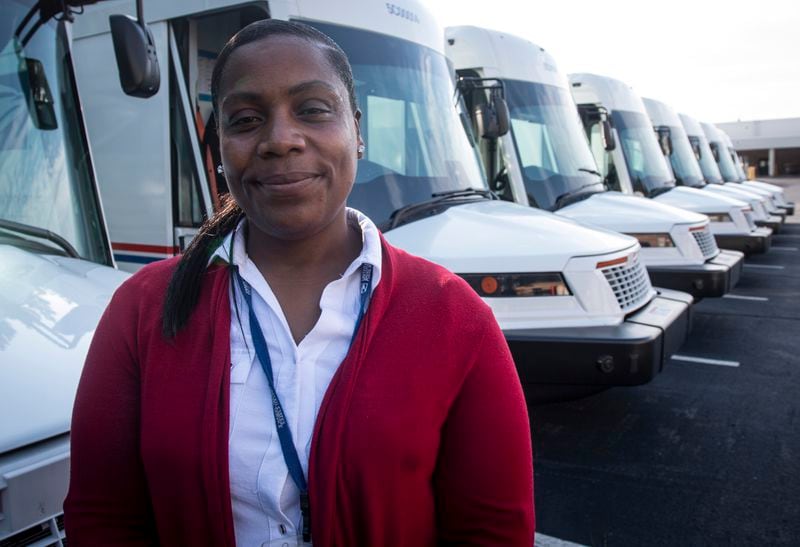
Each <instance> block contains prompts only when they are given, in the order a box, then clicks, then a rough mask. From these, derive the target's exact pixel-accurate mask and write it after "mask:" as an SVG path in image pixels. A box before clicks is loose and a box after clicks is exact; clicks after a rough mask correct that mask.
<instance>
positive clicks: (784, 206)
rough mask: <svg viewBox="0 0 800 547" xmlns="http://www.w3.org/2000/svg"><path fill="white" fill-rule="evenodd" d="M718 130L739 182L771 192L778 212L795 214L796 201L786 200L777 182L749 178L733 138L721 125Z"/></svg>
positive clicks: (745, 185) (747, 186)
mask: <svg viewBox="0 0 800 547" xmlns="http://www.w3.org/2000/svg"><path fill="white" fill-rule="evenodd" d="M717 131H719V133H720V135H721V136H722V140H723V142H724V143H725V146H726V147H727V150H728V153H729V154H730V156H731V159H732V160H733V164H734V167H735V168H736V174H737V175H738V176H739V183H740V184H742V186H744V187H745V188H751V189H754V190H764V191H766V192H769V194H770V196H771V197H772V201H773V203H774V205H775V206H776V208H777V212H778V214H785V215H794V203H789V202H788V201H786V196H784V193H783V188H781V187H780V186H777V185H775V184H769V183H766V182H761V181H759V180H748V179H747V175H746V174H745V172H744V166H743V165H742V158H740V157H739V154H737V153H736V149H735V148H734V147H733V141H732V140H731V138H730V136H729V135H728V134H727V133H725V131H723V130H722V129H720V128H719V127H717Z"/></svg>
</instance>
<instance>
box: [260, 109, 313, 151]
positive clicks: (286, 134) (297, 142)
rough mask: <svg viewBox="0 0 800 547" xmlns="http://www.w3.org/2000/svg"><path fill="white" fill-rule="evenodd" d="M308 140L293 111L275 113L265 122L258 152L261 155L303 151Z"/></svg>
mask: <svg viewBox="0 0 800 547" xmlns="http://www.w3.org/2000/svg"><path fill="white" fill-rule="evenodd" d="M305 144H306V140H305V136H304V135H303V133H302V131H301V128H300V127H299V124H298V123H297V121H296V120H294V118H293V116H292V115H291V113H275V114H273V115H272V116H271V117H270V119H269V120H267V122H266V123H265V124H264V127H263V129H262V132H261V140H260V142H259V143H258V147H257V149H256V153H257V154H258V155H259V156H263V157H266V156H285V155H286V154H289V153H291V152H302V151H303V149H304V148H305Z"/></svg>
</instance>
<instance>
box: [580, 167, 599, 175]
mask: <svg viewBox="0 0 800 547" xmlns="http://www.w3.org/2000/svg"><path fill="white" fill-rule="evenodd" d="M578 171H583V172H584V173H591V174H592V175H597V176H598V177H600V178H603V175H602V174H601V173H600V172H599V171H595V170H594V169H589V168H588V167H578Z"/></svg>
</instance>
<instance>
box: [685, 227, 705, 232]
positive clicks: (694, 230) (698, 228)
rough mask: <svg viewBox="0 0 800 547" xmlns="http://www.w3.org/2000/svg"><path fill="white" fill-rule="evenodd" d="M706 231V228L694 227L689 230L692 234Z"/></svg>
mask: <svg viewBox="0 0 800 547" xmlns="http://www.w3.org/2000/svg"><path fill="white" fill-rule="evenodd" d="M705 229H706V227H705V226H692V227H691V228H689V231H690V232H699V231H700V230H705Z"/></svg>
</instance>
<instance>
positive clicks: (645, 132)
mask: <svg viewBox="0 0 800 547" xmlns="http://www.w3.org/2000/svg"><path fill="white" fill-rule="evenodd" d="M611 120H612V121H613V123H614V128H615V129H616V130H617V135H618V136H619V141H620V144H621V145H622V153H623V155H624V156H625V165H626V166H627V167H628V173H629V175H630V178H631V184H632V185H633V189H634V191H638V192H642V193H643V194H644V195H646V196H648V195H650V194H651V193H653V192H658V191H659V190H661V189H662V188H671V187H673V186H675V181H674V180H673V179H672V175H671V174H670V172H669V167H668V166H667V162H666V161H665V160H664V154H663V153H662V152H661V148H660V147H659V146H658V140H657V139H656V136H655V135H654V134H653V125H652V123H651V122H650V119H649V118H648V117H647V116H646V115H645V114H643V113H641V112H633V111H628V110H614V111H613V112H612V113H611Z"/></svg>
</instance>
